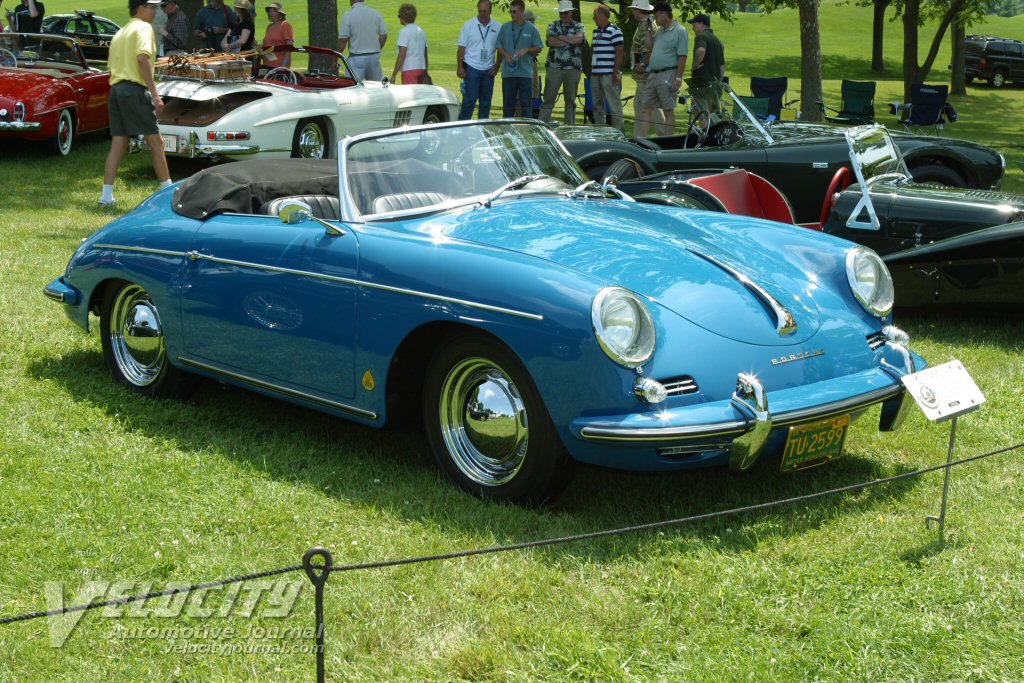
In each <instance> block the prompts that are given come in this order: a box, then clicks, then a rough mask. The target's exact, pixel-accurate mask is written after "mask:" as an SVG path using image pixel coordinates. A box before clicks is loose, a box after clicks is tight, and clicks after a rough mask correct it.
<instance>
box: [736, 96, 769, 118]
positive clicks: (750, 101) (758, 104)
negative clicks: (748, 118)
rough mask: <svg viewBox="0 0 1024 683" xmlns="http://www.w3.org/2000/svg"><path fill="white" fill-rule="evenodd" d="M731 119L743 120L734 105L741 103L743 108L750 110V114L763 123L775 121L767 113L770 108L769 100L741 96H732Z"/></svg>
mask: <svg viewBox="0 0 1024 683" xmlns="http://www.w3.org/2000/svg"><path fill="white" fill-rule="evenodd" d="M732 98H733V105H732V117H733V119H739V120H743V116H742V115H741V114H740V108H739V106H738V105H737V104H736V103H737V102H742V103H743V106H744V107H746V108H747V109H749V110H750V113H751V114H753V115H754V116H756V117H757V118H758V119H760V120H761V121H764V122H765V123H771V122H772V121H774V120H775V117H774V116H772V115H771V114H769V113H768V109H769V108H770V107H771V100H769V99H768V98H767V97H744V96H743V95H736V94H734V95H733V96H732Z"/></svg>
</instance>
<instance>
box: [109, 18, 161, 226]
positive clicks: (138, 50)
mask: <svg viewBox="0 0 1024 683" xmlns="http://www.w3.org/2000/svg"><path fill="white" fill-rule="evenodd" d="M159 6H160V0H130V2H129V3H128V11H129V12H130V13H131V17H132V18H131V19H130V20H129V21H128V23H127V24H125V25H124V26H123V27H121V29H120V30H119V31H118V32H117V33H115V34H114V37H113V39H112V40H111V41H110V57H109V59H108V61H107V67H108V68H109V69H110V95H109V96H108V97H107V109H108V110H109V114H110V153H109V154H108V155H107V162H106V165H105V166H104V168H103V192H102V194H100V199H99V205H100V207H101V208H102V207H107V206H113V205H114V180H115V179H116V178H117V169H118V167H119V166H120V165H121V160H122V159H124V155H125V153H126V152H127V151H128V139H129V137H134V136H136V135H142V136H143V137H144V138H145V140H146V144H148V145H149V153H150V157H151V158H152V160H153V170H154V171H155V172H156V177H157V179H158V180H159V181H160V187H161V188H163V187H167V186H168V185H170V184H171V173H170V171H169V170H167V158H166V157H165V156H164V143H163V140H162V139H161V138H160V129H159V128H158V127H157V123H156V117H157V114H159V113H160V111H161V110H162V109H163V108H164V102H163V100H161V99H160V94H159V93H158V92H157V90H156V80H155V79H154V78H153V68H154V63H155V62H156V36H155V35H154V34H153V27H152V25H151V24H152V23H153V17H154V16H156V12H157V8H158V7H159Z"/></svg>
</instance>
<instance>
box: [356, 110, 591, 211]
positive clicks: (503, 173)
mask: <svg viewBox="0 0 1024 683" xmlns="http://www.w3.org/2000/svg"><path fill="white" fill-rule="evenodd" d="M342 168H343V171H344V173H345V177H346V182H347V186H348V187H347V189H348V193H347V195H348V198H349V199H350V200H351V203H352V207H353V208H354V209H355V210H356V211H357V212H358V213H359V214H360V215H363V216H366V215H373V214H382V213H393V212H405V211H412V210H424V209H431V208H433V207H437V206H442V205H452V204H459V203H470V202H479V203H481V204H489V203H490V202H491V201H493V200H495V199H497V198H499V197H508V196H512V195H516V194H522V193H536V192H565V191H571V190H572V189H573V188H575V187H578V186H579V185H580V184H582V183H585V182H586V181H587V177H586V175H585V174H584V173H583V171H582V170H580V168H579V166H577V165H576V162H575V161H573V159H572V158H571V157H570V156H569V155H568V154H566V152H565V150H564V149H563V148H562V146H561V145H560V144H559V143H558V142H557V141H556V140H555V138H554V136H553V135H552V134H551V131H550V130H549V129H548V128H547V127H545V126H542V125H539V124H537V123H530V122H526V121H522V122H520V121H491V122H473V123H469V124H442V125H434V126H422V127H418V128H416V129H412V130H405V131H392V132H385V133H380V134H374V135H370V136H361V137H359V138H356V139H354V140H352V141H350V142H349V143H348V144H347V145H346V146H345V149H344V158H343V166H342ZM503 188H504V189H503Z"/></svg>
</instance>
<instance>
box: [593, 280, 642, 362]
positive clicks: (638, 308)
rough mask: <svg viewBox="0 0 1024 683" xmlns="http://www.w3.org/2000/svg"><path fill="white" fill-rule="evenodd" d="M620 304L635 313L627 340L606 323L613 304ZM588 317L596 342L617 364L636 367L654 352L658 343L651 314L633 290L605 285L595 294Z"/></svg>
mask: <svg viewBox="0 0 1024 683" xmlns="http://www.w3.org/2000/svg"><path fill="white" fill-rule="evenodd" d="M623 305H626V306H627V307H628V310H629V311H630V312H631V313H632V314H633V315H634V316H635V319H634V323H633V325H634V326H633V329H632V332H631V333H630V334H629V341H628V342H627V343H623V342H622V341H621V340H618V339H616V338H615V336H614V335H613V334H611V330H610V326H609V325H608V324H607V319H608V314H609V313H610V312H613V311H614V308H613V307H621V306H623ZM620 310H622V309H621V308H620ZM590 317H591V322H592V324H593V327H594V337H595V338H596V339H597V343H598V345H600V347H601V350H602V351H604V353H605V355H607V356H608V357H609V358H610V359H612V361H614V362H615V363H616V364H618V365H621V366H623V367H626V368H631V369H633V368H638V367H640V366H642V365H643V364H645V363H646V362H647V361H649V360H650V359H651V357H652V356H653V355H654V349H655V347H656V345H657V336H656V334H655V329H654V317H653V316H652V315H651V311H650V309H649V308H648V307H647V303H646V302H645V301H644V299H643V298H642V297H640V296H639V295H637V294H636V293H635V292H632V291H630V290H628V289H625V288H624V287H618V286H612V287H604V288H603V289H601V290H600V291H599V292H598V293H597V294H596V295H595V296H594V301H593V304H592V305H591V310H590Z"/></svg>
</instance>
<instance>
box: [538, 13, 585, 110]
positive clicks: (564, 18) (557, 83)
mask: <svg viewBox="0 0 1024 683" xmlns="http://www.w3.org/2000/svg"><path fill="white" fill-rule="evenodd" d="M572 11H573V10H572V0H560V1H559V3H558V20H557V21H552V22H551V23H550V24H548V31H547V41H546V42H547V44H548V57H547V61H545V63H544V64H545V78H546V79H547V80H546V81H545V82H544V104H543V105H542V106H541V108H540V119H541V121H545V122H550V121H551V110H552V109H554V108H555V100H557V99H558V91H559V89H561V91H562V100H563V102H565V122H566V123H567V124H569V125H572V124H574V123H576V90H577V89H578V88H579V85H580V76H581V75H582V74H583V47H582V46H583V41H584V40H586V35H585V34H584V33H583V24H581V23H580V22H578V21H576V20H575V19H573V17H572Z"/></svg>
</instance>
